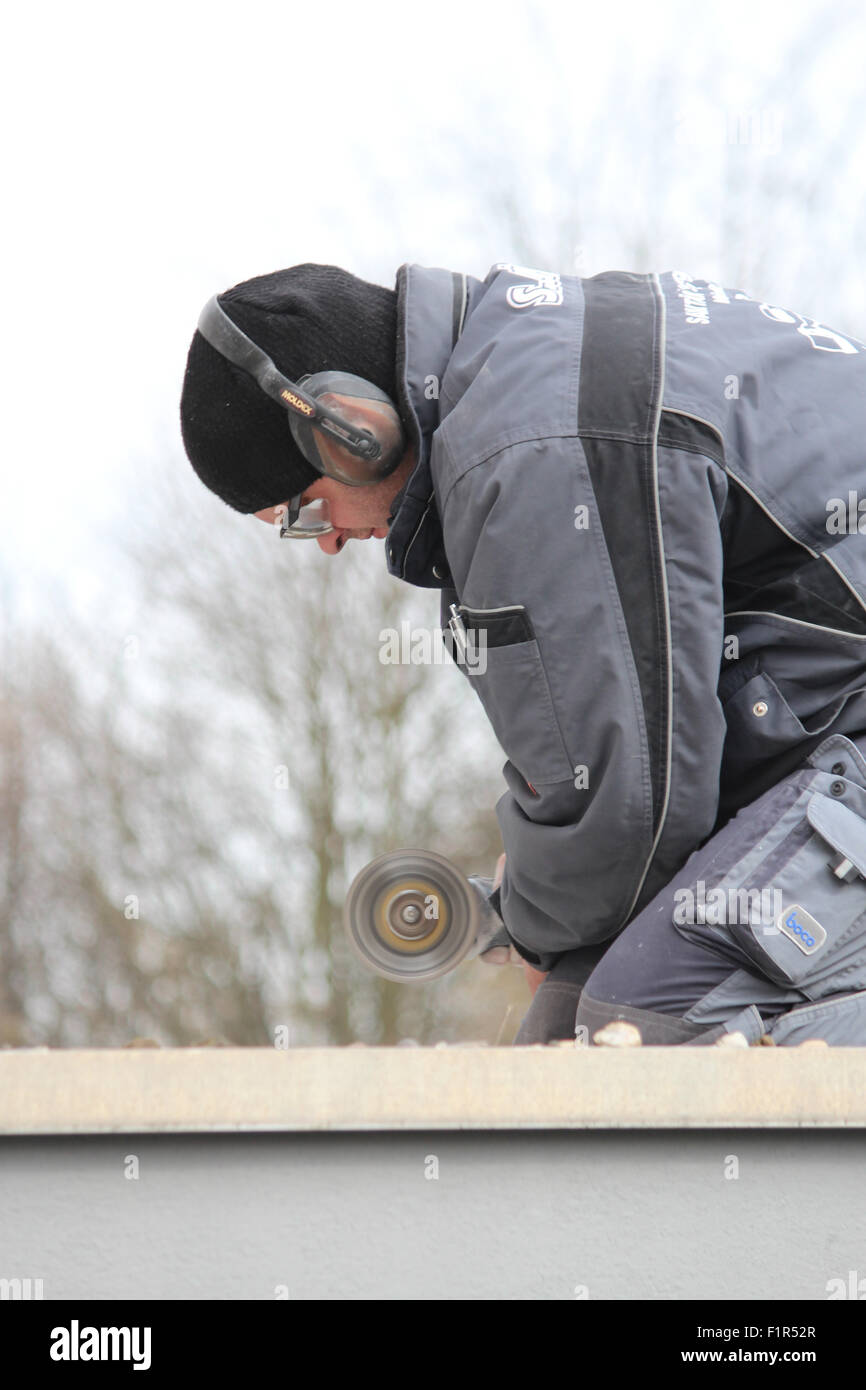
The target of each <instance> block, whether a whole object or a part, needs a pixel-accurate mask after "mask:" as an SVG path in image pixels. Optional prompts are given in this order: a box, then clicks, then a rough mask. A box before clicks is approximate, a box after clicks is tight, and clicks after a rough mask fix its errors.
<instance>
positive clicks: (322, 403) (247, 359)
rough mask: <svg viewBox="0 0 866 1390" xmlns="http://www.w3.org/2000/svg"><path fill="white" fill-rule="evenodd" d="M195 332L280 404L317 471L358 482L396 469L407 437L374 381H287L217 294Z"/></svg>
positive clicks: (333, 376) (342, 376) (324, 376)
mask: <svg viewBox="0 0 866 1390" xmlns="http://www.w3.org/2000/svg"><path fill="white" fill-rule="evenodd" d="M198 331H199V333H200V334H201V335H202V337H203V338H204V339H205V341H206V342H208V343H210V345H211V347H212V348H214V349H215V350H216V351H217V352H219V353H221V354H222V356H223V357H225V358H226V359H227V361H229V362H231V363H233V364H234V366H236V367H239V368H240V369H241V370H242V371H245V372H249V374H250V376H251V377H253V378H254V380H255V381H256V382H258V384H259V386H260V387H261V389H262V390H263V391H264V393H265V395H267V396H270V398H271V400H274V401H276V402H277V403H278V404H279V405H281V406H283V407H284V408H285V410H286V411H287V412H288V419H289V425H290V427H291V431H292V435H293V437H294V440H295V443H296V444H297V446H298V448H299V449H300V451H301V453H302V454H303V456H304V458H305V459H306V460H307V462H308V463H311V464H312V466H313V467H314V468H315V469H316V470H317V471H318V472H319V473H324V474H325V475H327V476H328V477H329V478H336V480H337V482H340V483H347V484H348V485H349V487H363V486H364V485H365V484H366V483H378V482H381V480H382V479H383V478H387V477H388V474H389V473H393V472H394V469H395V468H396V467H397V465H398V463H399V462H400V460H401V459H402V457H403V454H404V452H405V449H406V437H405V434H404V432H403V425H402V422H401V420H400V416H399V414H398V412H397V408H396V406H395V405H394V402H393V401H392V400H391V397H390V396H388V395H386V394H385V392H384V391H381V390H380V389H379V387H378V386H374V385H373V383H372V381H365V380H364V378H363V377H360V376H352V375H351V373H349V372H317V373H316V374H315V375H313V376H311V375H307V376H305V377H302V378H301V380H300V381H290V380H289V378H288V377H287V376H284V375H283V373H282V372H281V371H280V370H279V368H278V367H277V366H276V364H275V363H274V361H273V360H272V358H270V357H269V356H268V354H267V353H266V352H265V351H264V349H263V348H260V347H259V346H258V344H257V343H254V342H253V340H252V338H248V337H247V335H246V333H244V332H243V330H242V329H240V328H238V326H237V324H236V323H235V322H234V320H233V319H230V318H229V316H228V314H227V313H226V312H225V310H224V309H223V307H222V305H221V304H220V302H219V297H218V296H217V295H214V296H213V297H212V298H211V299H209V300H208V302H207V304H206V305H205V306H204V308H203V309H202V311H201V314H200V315H199V320H198Z"/></svg>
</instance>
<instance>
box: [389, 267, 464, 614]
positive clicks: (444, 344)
mask: <svg viewBox="0 0 866 1390" xmlns="http://www.w3.org/2000/svg"><path fill="white" fill-rule="evenodd" d="M396 290H397V373H396V375H397V397H398V399H397V405H398V407H399V410H400V414H401V415H402V416H403V419H404V420H405V421H406V422H407V423H408V427H409V432H410V434H411V437H412V439H413V441H414V444H415V451H416V457H417V463H416V465H415V468H414V471H413V472H412V474H411V475H410V477H409V480H408V482H407V483H406V485H405V486H404V487H403V489H402V490H401V491H400V492H398V494H397V496H396V497H395V499H394V502H393V504H392V508H391V520H390V529H389V531H388V538H387V540H386V542H385V547H386V550H385V554H386V557H387V563H388V572H389V573H390V574H393V575H395V576H396V577H397V578H398V579H405V580H406V581H407V582H408V583H409V584H417V585H419V586H420V587H421V588H426V589H441V588H443V587H444V586H445V585H447V584H450V582H451V577H450V574H449V572H448V561H447V559H446V557H445V547H444V545H443V541H442V524H441V522H440V520H439V513H438V511H437V509H436V499H435V497H434V492H433V480H432V473H431V468H430V451H431V444H432V439H433V434H434V432H435V430H436V428H437V426H438V424H439V391H440V386H441V382H442V377H443V375H444V373H445V368H446V367H447V365H448V361H449V359H450V357H451V354H452V352H453V351H454V346H455V344H456V342H457V339H458V338H459V336H460V332H461V329H462V327H463V320H464V318H465V315H466V306H467V294H468V285H467V277H466V276H465V275H462V274H460V273H459V272H454V271H450V270H437V269H429V268H427V267H426V266H420V265H401V267H400V269H399V270H398V271H397V282H396Z"/></svg>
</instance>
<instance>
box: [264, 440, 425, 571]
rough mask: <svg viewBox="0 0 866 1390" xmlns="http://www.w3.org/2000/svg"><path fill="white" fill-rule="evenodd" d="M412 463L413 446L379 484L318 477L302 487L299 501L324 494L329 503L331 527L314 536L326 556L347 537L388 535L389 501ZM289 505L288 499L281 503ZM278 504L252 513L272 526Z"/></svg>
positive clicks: (360, 539) (362, 538)
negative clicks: (358, 484) (351, 484)
mask: <svg viewBox="0 0 866 1390" xmlns="http://www.w3.org/2000/svg"><path fill="white" fill-rule="evenodd" d="M414 463H415V458H414V450H413V448H412V446H410V447H409V449H407V451H406V454H405V455H404V457H403V459H402V461H401V462H400V464H399V465H398V467H397V469H396V470H395V471H394V472H393V473H392V474H391V475H390V476H389V477H387V478H383V479H382V481H381V482H380V483H371V484H370V485H369V486H368V487H349V486H348V484H346V483H338V482H337V481H336V479H335V478H317V479H316V481H315V482H314V483H311V484H310V486H309V487H308V488H306V489H305V491H304V493H303V494H302V497H301V504H302V505H305V504H306V503H307V502H315V501H316V500H317V498H319V497H324V498H326V499H327V502H328V509H329V512H330V516H331V525H332V527H333V530H331V531H328V532H327V533H326V534H325V535H324V536H317V537H316V543H317V544H318V546H319V548H320V549H321V550H323V551H324V552H325V554H326V555H337V554H339V552H340V551H341V550H342V549H343V546H344V545H345V544H346V541H348V540H359V541H367V540H370V538H371V537H373V538H375V539H376V540H384V539H385V537H386V536H387V534H388V517H389V516H390V514H391V504H392V502H393V500H394V498H395V497H396V495H397V493H398V492H399V491H400V488H401V487H402V486H403V484H404V483H405V482H406V480H407V478H408V477H409V474H410V473H411V471H412V469H413V467H414ZM287 505H288V499H286V502H285V503H284V504H283V506H287ZM277 511H278V508H277V507H265V509H264V511H261V512H256V513H255V515H256V516H257V517H259V518H260V520H262V521H267V522H269V523H270V524H271V525H274V523H275V522H276V521H277V519H278V517H277Z"/></svg>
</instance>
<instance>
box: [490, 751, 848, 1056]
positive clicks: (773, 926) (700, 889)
mask: <svg viewBox="0 0 866 1390" xmlns="http://www.w3.org/2000/svg"><path fill="white" fill-rule="evenodd" d="M864 754H866V736H864V737H859V736H858V737H856V738H855V739H854V740H851V739H849V738H846V737H845V736H844V735H841V734H833V735H831V736H830V737H829V738H827V739H826V740H825V741H824V742H823V743H821V744H820V745H819V746H818V747H817V748H816V749H815V750H814V752H813V753H812V754H811V755H810V756H809V757H808V758H807V759H805V761H804V762H803V764H802V765H801V766H800V767H798V768H797V769H796V770H795V771H794V772H793V773H791V774H789V775H788V776H787V777H785V778H783V779H782V780H781V781H780V782H778V783H777V784H776V785H775V786H773V787H771V788H770V789H769V791H767V792H765V793H764V795H763V796H761V797H759V798H758V799H757V800H756V801H754V802H752V803H750V804H749V805H748V806H745V807H744V808H743V809H742V810H741V811H739V812H738V814H737V815H736V816H734V817H733V818H732V819H731V820H730V821H728V822H727V824H726V825H724V826H723V827H722V829H721V830H719V831H718V832H717V833H716V834H715V835H713V836H711V837H710V839H709V840H707V841H706V843H705V844H704V845H702V846H701V847H700V848H699V849H698V850H696V851H695V852H694V853H693V854H692V855H691V856H690V858H689V859H688V860H687V861H686V863H685V864H684V865H683V866H682V868H681V870H680V871H679V872H678V873H677V874H675V875H674V877H673V879H672V880H671V882H670V883H669V884H668V885H667V886H666V887H665V888H664V889H662V891H661V892H660V893H658V894H657V895H656V897H655V898H653V900H652V901H651V902H650V903H648V904H647V906H646V907H645V908H643V909H642V911H641V912H639V913H638V915H637V916H636V917H635V918H634V919H633V920H632V921H631V922H630V923H629V925H628V926H627V927H626V928H625V929H624V930H623V931H622V932H621V933H620V934H619V936H617V937H616V938H614V940H613V941H612V942H605V943H601V944H599V945H593V946H585V947H580V948H578V949H577V950H574V951H569V952H567V953H566V954H565V955H563V956H562V957H561V958H560V959H559V961H557V963H556V965H555V966H554V968H553V969H552V970H551V971H550V973H549V974H548V975H547V977H546V978H545V980H544V981H543V983H542V984H541V986H540V987H539V989H538V990H537V991H536V994H535V998H534V999H533V1002H532V1006H531V1007H530V1009H529V1011H528V1013H527V1014H526V1017H525V1018H524V1020H523V1022H522V1024H521V1027H520V1030H519V1032H518V1034H517V1037H516V1039H515V1045H516V1046H521V1045H526V1044H530V1043H538V1042H541V1043H546V1042H552V1041H554V1040H556V1039H559V1038H573V1037H575V1035H576V1036H577V1039H578V1041H579V1042H584V1043H586V1044H588V1045H590V1046H592V1045H593V1035H594V1034H595V1033H596V1032H598V1030H599V1029H600V1028H602V1027H603V1026H604V1025H605V1024H606V1023H608V1022H611V1021H612V1020H614V1019H625V1020H627V1021H629V1022H631V1023H634V1024H636V1026H637V1027H638V1028H639V1029H640V1032H641V1036H642V1040H643V1042H644V1043H645V1044H648V1045H670V1046H683V1045H686V1046H688V1045H697V1046H701V1045H708V1044H711V1043H714V1042H715V1041H717V1040H718V1038H719V1037H720V1036H721V1035H722V1034H723V1033H725V1032H734V1031H738V1032H742V1033H744V1034H745V1036H746V1038H747V1040H748V1041H749V1042H750V1043H755V1042H757V1041H758V1040H759V1039H762V1038H763V1039H767V1038H769V1040H771V1041H772V1042H773V1043H776V1044H777V1045H779V1046H783V1047H784V1046H794V1045H796V1044H798V1043H800V1042H803V1041H805V1040H806V1039H807V1038H816V1037H817V1038H823V1039H825V1040H826V1041H827V1042H828V1043H831V1044H835V1045H841V1046H861V1045H864V1046H866V758H864Z"/></svg>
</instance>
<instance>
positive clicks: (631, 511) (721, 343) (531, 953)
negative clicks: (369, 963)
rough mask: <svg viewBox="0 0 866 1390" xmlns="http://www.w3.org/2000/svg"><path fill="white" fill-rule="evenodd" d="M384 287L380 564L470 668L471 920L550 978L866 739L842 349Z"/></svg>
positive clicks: (826, 340)
mask: <svg viewBox="0 0 866 1390" xmlns="http://www.w3.org/2000/svg"><path fill="white" fill-rule="evenodd" d="M397 292H398V304H399V310H398V394H399V397H400V406H401V410H402V412H403V414H404V416H405V418H406V420H407V421H408V423H409V428H410V430H411V432H412V435H413V436H414V442H415V446H416V449H417V456H418V457H417V465H416V467H415V470H414V472H413V474H412V476H411V477H410V479H409V481H408V483H407V484H406V486H405V488H404V489H403V491H402V492H401V493H400V494H399V496H398V499H397V505H396V508H395V511H394V512H393V513H392V521H391V524H390V527H389V533H388V539H387V542H386V546H387V559H388V567H389V569H390V572H391V573H392V574H394V575H397V576H399V577H400V578H401V579H404V580H406V581H407V582H409V583H411V584H416V585H421V586H426V587H433V588H439V589H441V591H442V592H441V625H442V628H443V630H444V631H446V632H447V633H448V634H449V635H450V634H453V636H454V640H455V642H456V644H457V652H456V657H457V658H459V656H460V653H461V651H462V650H463V649H464V647H467V644H468V655H467V659H466V660H463V661H461V660H459V659H457V665H458V666H459V667H460V668H461V669H462V671H463V674H464V675H465V677H466V679H467V680H469V682H470V684H471V686H472V688H473V689H474V690H475V692H476V694H477V695H478V697H479V698H480V700H481V702H482V704H483V706H484V709H485V711H486V713H487V715H488V717H489V719H490V722H491V724H492V726H493V729H494V731H495V733H496V735H497V738H498V740H499V742H500V744H501V746H502V748H503V750H504V752H505V755H506V757H507V762H506V763H505V767H504V769H503V774H504V777H505V783H506V787H507V791H506V792H505V794H504V795H503V797H502V798H501V800H500V801H499V802H498V804H497V808H496V809H497V816H498V819H499V825H500V829H501V833H502V839H503V844H504V848H505V851H506V854H507V865H506V872H505V878H504V880H503V884H502V889H501V893H500V896H499V910H500V912H501V915H502V918H503V921H504V924H505V926H506V928H507V931H508V934H509V935H510V937H511V939H512V940H513V942H514V944H515V945H516V946H517V948H518V950H519V951H520V952H521V954H522V955H523V956H524V957H525V958H526V959H528V960H530V961H532V962H533V963H534V964H536V965H538V966H539V968H541V969H544V970H548V969H550V968H551V966H552V965H553V964H554V963H555V962H556V960H557V959H558V958H559V956H561V955H562V954H563V953H564V952H566V951H569V950H573V949H574V948H576V947H579V946H583V945H588V944H591V943H596V942H601V941H605V940H607V939H609V938H611V937H613V936H615V935H616V934H617V933H618V932H619V931H620V930H622V928H623V927H624V926H625V925H626V924H627V923H628V922H629V921H630V920H631V919H632V918H633V917H634V915H635V914H636V913H637V912H638V911H639V910H640V909H641V908H642V907H643V906H645V905H646V903H647V902H649V901H650V899H651V898H652V897H653V896H654V895H655V894H656V893H657V892H658V891H659V890H660V889H661V888H662V887H663V886H664V885H665V884H666V883H667V882H668V881H669V880H670V879H671V877H672V875H673V874H674V873H675V872H676V871H677V870H678V869H679V868H680V867H681V865H682V864H683V863H684V861H685V860H686V859H687V857H688V856H689V854H690V853H691V852H692V851H693V850H694V849H696V848H697V847H698V846H699V845H700V844H702V843H703V842H704V841H705V840H706V839H707V837H708V836H709V835H710V834H711V833H712V832H713V830H714V829H717V828H719V827H720V826H721V825H722V824H723V823H724V822H725V821H726V820H727V819H729V818H730V817H731V816H732V815H733V814H734V813H735V812H736V811H737V810H738V809H739V807H740V806H743V805H745V804H747V803H748V802H749V801H752V800H754V799H755V797H757V796H758V795H760V793H761V792H763V791H764V790H765V789H766V788H767V787H769V786H772V785H773V784H774V783H775V782H776V781H778V780H779V779H780V778H781V777H782V776H784V775H785V774H786V773H787V772H788V771H790V770H791V769H793V768H794V767H795V766H796V765H797V764H798V763H799V762H801V761H802V759H803V758H804V757H806V756H807V754H808V753H809V752H810V751H811V749H812V748H813V747H814V746H815V745H816V744H817V743H818V742H819V741H821V739H822V738H825V737H826V736H827V735H828V734H829V733H830V732H840V733H860V732H862V731H864V730H866V538H864V535H863V534H862V533H861V532H860V531H859V529H858V527H859V524H860V521H861V520H862V525H863V531H864V532H866V345H864V343H862V342H860V341H859V340H857V339H856V338H853V337H851V336H850V335H848V334H842V333H839V332H835V331H833V330H832V329H830V328H828V327H826V326H825V325H822V324H820V323H817V322H815V320H814V319H811V318H808V317H805V316H804V315H802V314H799V313H795V312H793V311H790V310H788V309H783V308H780V307H778V306H775V305H770V304H766V303H760V302H758V301H757V300H756V299H754V298H753V297H752V296H751V295H748V294H746V293H744V292H743V291H741V290H733V289H726V288H723V287H722V286H721V285H718V284H715V283H714V282H712V281H708V280H702V279H698V278H695V277H692V276H690V275H687V274H684V273H680V272H674V271H672V272H665V273H661V274H631V273H628V272H624V271H610V272H604V273H603V274H599V275H594V276H591V277H587V278H580V277H577V276H567V275H558V274H555V273H552V272H545V271H541V270H535V269H531V268H528V267H525V266H518V265H510V264H499V265H495V266H494V267H493V268H492V269H491V270H490V272H489V274H488V275H487V277H486V279H484V280H483V281H482V280H479V279H476V278H475V277H473V276H471V275H465V274H461V273H454V272H452V271H449V270H441V269H430V268H426V267H423V266H419V265H404V266H402V267H401V268H400V270H399V271H398V274H397ZM858 489H862V497H863V501H862V511H861V502H860V494H859V493H858ZM449 620H450V627H449V626H448V624H449Z"/></svg>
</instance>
